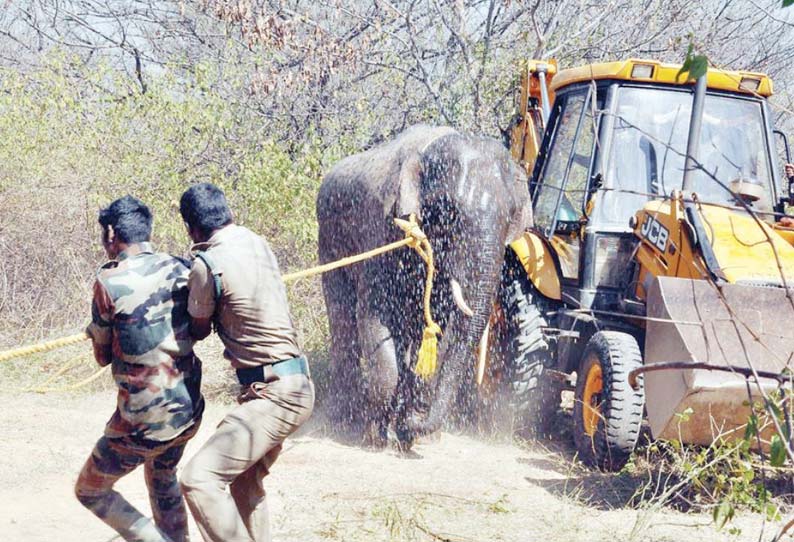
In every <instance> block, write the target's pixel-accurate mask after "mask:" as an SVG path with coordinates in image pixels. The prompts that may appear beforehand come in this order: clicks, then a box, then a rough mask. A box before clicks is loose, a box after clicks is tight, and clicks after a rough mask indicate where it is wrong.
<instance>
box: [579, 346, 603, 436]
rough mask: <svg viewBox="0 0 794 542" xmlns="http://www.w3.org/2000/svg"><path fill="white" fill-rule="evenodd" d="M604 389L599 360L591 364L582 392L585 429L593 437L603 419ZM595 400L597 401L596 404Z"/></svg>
mask: <svg viewBox="0 0 794 542" xmlns="http://www.w3.org/2000/svg"><path fill="white" fill-rule="evenodd" d="M603 390H604V382H603V372H602V370H601V364H600V363H598V360H597V359H596V360H595V363H593V364H592V365H590V369H588V371H587V375H586V376H585V384H584V393H583V394H582V407H583V408H582V421H583V422H584V424H583V426H584V431H585V433H586V434H587V435H589V436H590V437H592V436H593V435H595V433H596V430H597V429H598V420H599V419H601V397H600V395H601V392H602V391H603ZM594 400H595V401H597V402H596V404H595V405H594V404H593V403H594Z"/></svg>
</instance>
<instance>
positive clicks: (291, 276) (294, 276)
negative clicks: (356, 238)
mask: <svg viewBox="0 0 794 542" xmlns="http://www.w3.org/2000/svg"><path fill="white" fill-rule="evenodd" d="M412 242H413V240H412V239H410V238H406V239H403V240H402V241H395V242H394V243H390V244H388V245H384V246H382V247H379V248H376V249H374V250H370V251H369V252H362V253H361V254H356V255H355V256H348V257H347V258H342V259H341V260H337V261H335V262H331V263H326V264H323V265H318V266H317V267H311V268H309V269H304V270H303V271H296V272H295V273H287V274H286V275H282V276H281V278H282V279H283V280H284V282H292V281H294V280H298V279H303V278H306V277H313V276H314V275H320V274H322V273H327V272H328V271H333V270H334V269H339V268H340V267H346V266H348V265H353V264H354V263H359V262H363V261H364V260H369V259H370V258H374V257H375V256H380V255H381V254H385V253H386V252H391V251H392V250H396V249H398V248H401V247H404V246H408V245H410V244H411V243H412Z"/></svg>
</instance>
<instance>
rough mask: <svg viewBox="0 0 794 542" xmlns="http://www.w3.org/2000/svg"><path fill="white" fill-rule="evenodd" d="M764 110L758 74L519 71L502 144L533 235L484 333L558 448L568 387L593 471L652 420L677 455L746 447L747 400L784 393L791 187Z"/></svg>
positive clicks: (789, 345)
mask: <svg viewBox="0 0 794 542" xmlns="http://www.w3.org/2000/svg"><path fill="white" fill-rule="evenodd" d="M771 94H772V82H771V80H770V79H769V78H768V77H767V76H765V75H763V74H760V73H755V72H744V71H721V70H712V69H709V70H708V72H707V74H706V75H704V76H702V77H699V78H698V79H697V80H696V81H695V82H693V81H692V80H690V79H689V78H688V74H687V73H681V66H679V65H671V64H665V63H661V62H656V61H651V60H635V59H630V60H626V61H620V62H608V63H600V64H592V65H587V66H582V67H577V68H572V69H565V70H558V69H557V65H556V63H554V62H544V61H530V62H528V63H527V66H526V69H525V70H524V73H523V77H522V79H521V86H520V91H519V92H517V100H516V101H517V105H518V111H519V114H518V115H517V117H516V119H515V122H514V126H513V129H512V136H511V141H510V145H511V150H512V153H513V156H514V157H515V158H516V159H517V160H519V161H520V162H521V163H522V164H523V165H524V166H525V167H526V168H527V171H528V172H529V173H530V193H531V197H532V201H533V211H534V227H533V229H531V230H530V231H527V232H526V233H525V234H524V235H523V236H522V237H521V238H519V239H517V240H515V241H514V242H512V243H511V244H510V245H509V247H508V249H507V257H506V265H505V273H504V275H505V277H504V287H503V289H502V294H501V296H500V303H499V304H500V306H501V308H500V310H497V311H495V314H496V315H497V316H496V317H495V318H494V320H499V321H501V328H502V329H503V330H504V332H503V334H502V335H503V336H504V337H508V338H509V340H508V343H509V344H508V346H507V348H508V350H509V352H510V356H509V357H510V358H511V359H510V361H509V363H507V366H508V368H507V369H505V370H506V371H507V373H508V374H507V375H506V377H507V380H508V381H509V382H510V383H511V384H510V385H511V386H512V388H513V390H512V391H513V396H514V397H515V401H516V405H517V406H518V407H519V408H520V409H521V412H522V413H523V420H524V422H525V423H527V424H528V425H531V426H532V428H533V429H534V430H536V431H539V432H542V433H551V432H557V431H556V430H555V428H554V427H551V426H550V424H551V423H552V422H553V421H554V420H555V419H556V418H555V417H554V416H553V413H554V412H555V411H556V410H557V407H559V405H560V393H561V391H563V390H564V389H565V388H566V387H568V388H569V389H573V390H574V407H573V422H574V429H573V434H574V440H575V443H576V447H577V450H578V453H579V457H580V458H581V459H582V460H583V461H584V462H585V463H587V464H589V465H591V466H595V467H598V468H602V469H619V468H621V467H622V466H623V465H624V464H625V462H626V461H627V459H628V457H629V455H630V454H631V452H632V451H633V449H634V447H635V446H636V444H637V440H638V436H639V434H640V430H641V427H642V425H643V423H644V421H645V420H647V424H648V426H649V428H650V431H651V434H652V436H653V437H654V438H667V439H678V440H679V441H682V442H685V443H698V444H710V443H712V442H713V441H714V440H715V439H717V438H731V436H732V435H737V434H744V427H745V425H746V424H747V421H748V416H749V415H750V407H749V404H750V402H751V400H752V401H756V400H760V399H761V398H762V397H763V396H764V395H767V396H768V395H769V394H771V393H773V392H774V391H775V390H778V389H779V388H780V387H781V386H783V385H785V383H786V382H787V381H788V377H787V376H786V371H787V369H788V368H789V363H790V362H791V360H792V359H794V246H792V243H794V231H793V230H791V229H789V228H786V227H783V226H781V225H780V218H781V217H782V216H784V215H785V209H786V207H787V206H788V205H791V204H794V198H793V197H792V195H793V192H794V191H793V190H792V186H794V179H785V178H784V177H783V176H782V174H781V169H782V168H781V166H782V160H779V159H778V158H777V151H776V150H775V149H776V148H777V147H778V146H781V147H782V146H785V148H786V153H787V154H788V143H787V141H786V138H785V136H784V135H783V134H782V133H779V132H775V131H774V130H773V127H772V118H773V115H772V113H771V111H770V107H769V104H768V102H767V99H768V97H769V96H770V95H771ZM787 160H789V161H790V158H789V157H787ZM493 327H494V329H497V330H498V329H499V328H500V325H499V322H496V321H494V325H493ZM494 333H495V334H498V332H494ZM493 340H494V342H498V340H497V339H493ZM483 372H484V370H483V367H482V366H480V367H479V370H478V378H480V379H482V375H483ZM764 436H765V437H768V436H769V435H768V434H766V433H765V435H764Z"/></svg>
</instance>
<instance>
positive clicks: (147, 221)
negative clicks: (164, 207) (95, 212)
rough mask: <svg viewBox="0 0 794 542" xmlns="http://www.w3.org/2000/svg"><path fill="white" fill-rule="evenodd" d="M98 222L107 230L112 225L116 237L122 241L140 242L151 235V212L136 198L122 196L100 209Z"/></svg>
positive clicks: (146, 239)
mask: <svg viewBox="0 0 794 542" xmlns="http://www.w3.org/2000/svg"><path fill="white" fill-rule="evenodd" d="M99 223H100V224H101V225H102V228H103V229H104V230H105V233H107V231H108V226H113V231H114V232H115V233H116V237H117V238H118V240H119V241H121V242H123V243H127V244H129V243H142V242H146V241H148V240H149V239H150V238H151V236H152V212H151V211H150V210H149V208H148V207H147V206H146V204H145V203H143V202H142V201H141V200H139V199H138V198H134V197H132V196H124V197H123V198H119V199H117V200H116V201H114V202H113V203H111V204H110V205H108V206H107V207H105V208H104V209H102V210H101V211H99Z"/></svg>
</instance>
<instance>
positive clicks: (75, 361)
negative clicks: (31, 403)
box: [23, 356, 85, 391]
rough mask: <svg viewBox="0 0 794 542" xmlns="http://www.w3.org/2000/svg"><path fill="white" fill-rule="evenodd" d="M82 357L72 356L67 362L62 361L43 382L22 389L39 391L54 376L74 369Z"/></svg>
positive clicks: (56, 376) (53, 378)
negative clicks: (60, 365) (61, 364)
mask: <svg viewBox="0 0 794 542" xmlns="http://www.w3.org/2000/svg"><path fill="white" fill-rule="evenodd" d="M84 359H85V357H84V356H77V357H76V358H73V359H71V360H69V361H67V362H66V363H64V364H63V366H62V367H61V368H60V369H58V370H57V371H56V372H55V373H53V374H51V375H50V376H48V377H47V379H46V380H45V381H44V382H41V383H40V384H38V385H37V386H35V387H30V388H26V389H25V390H23V391H41V390H42V389H43V388H44V387H45V386H46V385H47V384H49V383H50V382H52V381H53V380H55V379H56V378H58V377H59V376H63V375H64V374H66V373H67V372H69V371H70V370H72V369H74V368H75V367H77V366H78V365H80V363H81V362H82V361H83V360H84Z"/></svg>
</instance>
